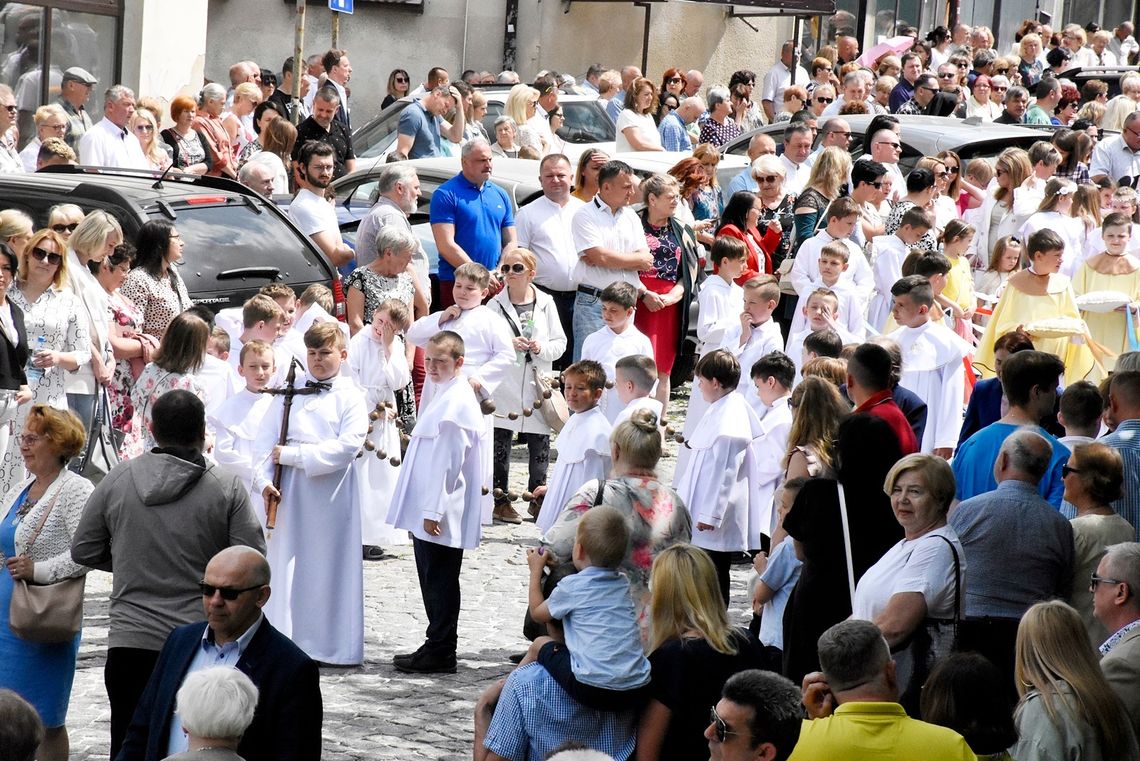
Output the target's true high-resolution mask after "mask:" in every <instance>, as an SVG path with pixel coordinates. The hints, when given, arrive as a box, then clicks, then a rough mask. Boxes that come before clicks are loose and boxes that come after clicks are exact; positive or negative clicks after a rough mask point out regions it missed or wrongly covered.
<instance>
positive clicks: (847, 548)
mask: <svg viewBox="0 0 1140 761" xmlns="http://www.w3.org/2000/svg"><path fill="white" fill-rule="evenodd" d="M835 488H836V490H837V491H838V492H839V518H840V521H841V522H842V523H843V551H844V553H845V554H846V556H847V591H848V592H849V593H850V594H851V610H852V611H854V610H855V562H854V560H853V559H852V557H851V524H850V522H849V520H848V518H847V495H846V494H845V493H844V491H843V484H841V483H839V482H838V481H836V482H835Z"/></svg>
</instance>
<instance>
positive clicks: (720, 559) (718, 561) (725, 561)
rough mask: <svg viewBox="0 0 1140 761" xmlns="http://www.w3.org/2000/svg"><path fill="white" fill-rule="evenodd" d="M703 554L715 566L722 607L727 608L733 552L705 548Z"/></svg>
mask: <svg viewBox="0 0 1140 761" xmlns="http://www.w3.org/2000/svg"><path fill="white" fill-rule="evenodd" d="M705 554H706V555H708V556H709V558H710V559H711V560H712V562H713V566H714V567H715V568H716V578H717V581H718V582H720V595H721V597H722V598H724V607H725V608H726V609H727V608H728V600H729V597H728V586H729V569H730V568H732V558H733V556H734V555H735V554H736V553H735V552H721V551H720V550H705Z"/></svg>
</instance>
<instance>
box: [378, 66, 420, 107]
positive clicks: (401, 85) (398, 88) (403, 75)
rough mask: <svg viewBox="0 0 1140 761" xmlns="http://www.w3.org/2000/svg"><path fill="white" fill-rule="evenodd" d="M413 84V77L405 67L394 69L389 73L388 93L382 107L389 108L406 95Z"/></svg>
mask: <svg viewBox="0 0 1140 761" xmlns="http://www.w3.org/2000/svg"><path fill="white" fill-rule="evenodd" d="M411 86H412V79H411V77H409V76H408V72H406V71H404V70H403V69H392V73H391V74H389V75H388V94H387V95H385V96H384V100H383V102H382V103H381V104H380V108H381V109H384V108H387V107H388V106H390V105H392V104H393V103H395V102H396V101H397V100H399V99H400V98H403V97H404V96H406V95H407V94H408V91H409V90H410V89H411Z"/></svg>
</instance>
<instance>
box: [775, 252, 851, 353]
mask: <svg viewBox="0 0 1140 761" xmlns="http://www.w3.org/2000/svg"><path fill="white" fill-rule="evenodd" d="M850 256H851V251H850V249H848V248H847V245H846V244H845V243H842V242H840V241H837V240H833V241H831V242H830V243H828V244H827V245H826V246H824V247H823V250H821V251H820V252H819V261H818V262H817V265H816V266H817V267H818V268H819V282H818V283H816V287H817V288H827V289H828V290H830V291H832V292H833V293H834V294H835V297H836V298H837V299H838V300H839V312H838V314H839V315H841V316H839V317H837V318H836V322H838V323H839V324H840V325H841V326H842V327H843V328H844V329H845V330H846V331H847V332H848V333H849V334H851V335H852V336H855V337H856V338H858V339H860V340H862V338H863V337H864V336H866V335H867V321H866V320H865V319H863V312H864V310H865V307H864V304H863V302H862V301H861V300H860V299H859V294H858V293H856V292H855V289H854V288H852V287H851V284H850V283H846V282H844V280H843V273H844V272H846V271H847V269H848V267H849V266H850V265H849V264H848V260H849V259H850ZM806 325H807V317H806V315H805V314H804V312H803V310H800V311H799V312H796V316H795V317H794V318H792V327H791V328H790V330H789V333H800V332H802V331H803V329H804V327H805V326H806Z"/></svg>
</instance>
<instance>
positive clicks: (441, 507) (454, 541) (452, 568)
mask: <svg viewBox="0 0 1140 761" xmlns="http://www.w3.org/2000/svg"><path fill="white" fill-rule="evenodd" d="M457 284H458V280H457ZM463 352H464V346H463V339H462V338H461V337H460V336H459V334H458V333H455V332H453V331H450V330H444V331H441V332H439V333H437V334H436V335H434V336H433V337H432V338H430V339H429V340H428V341H427V343H426V345H425V346H424V367H425V369H426V371H427V376H428V379H429V380H430V381H431V382H432V384H433V385H434V387H435V393H434V394H433V395H432V397H431V398H430V399H429V400H428V401H426V402H425V403H424V405H423V407H422V408H421V409H420V415H419V419H418V420H417V421H416V427H415V428H414V429H413V430H412V437H411V443H410V444H409V445H408V451H407V454H406V456H405V459H404V463H403V465H402V466H401V468H400V478H399V480H398V481H397V482H396V491H395V494H394V495H393V497H392V507H391V510H390V511H389V513H388V522H389V523H391V524H392V525H394V526H396V528H399V529H403V530H406V531H410V532H411V533H412V546H413V549H414V551H415V556H416V571H417V573H418V574H419V579H420V592H421V594H422V595H423V599H424V611H425V612H426V613H427V619H428V626H427V639H426V641H425V642H424V644H423V645H421V646H420V648H419V649H418V650H416V651H415V652H414V653H404V654H400V655H397V656H395V657H394V658H393V659H392V664H393V665H394V666H395V667H396V668H397V669H398V670H399V671H404V672H407V673H422V674H432V673H448V674H453V673H455V665H456V657H455V656H456V649H457V647H458V641H459V606H460V594H459V571H460V568H461V567H462V565H463V551H464V550H465V549H466V550H473V549H476V548H478V546H479V541H480V539H481V538H482V529H481V526H480V521H479V518H480V512H481V509H480V502H481V490H482V488H483V486H484V483H485V482H484V473H483V455H482V452H481V448H482V445H483V427H484V421H483V414H482V412H481V411H480V409H479V402H478V401H477V400H476V398H475V392H474V390H473V389H472V387H471V385H470V384H469V383H468V382H467V380H465V379H464V377H463V375H462V369H463V364H464V355H463Z"/></svg>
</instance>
